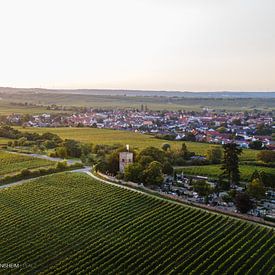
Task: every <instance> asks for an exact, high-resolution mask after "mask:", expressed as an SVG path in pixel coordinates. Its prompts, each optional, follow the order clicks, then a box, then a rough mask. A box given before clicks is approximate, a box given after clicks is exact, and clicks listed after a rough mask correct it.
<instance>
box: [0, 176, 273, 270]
mask: <svg viewBox="0 0 275 275" xmlns="http://www.w3.org/2000/svg"><path fill="white" fill-rule="evenodd" d="M0 207H1V217H0V219H1V224H2V225H1V229H0V235H1V247H0V258H1V261H2V262H4V263H6V262H11V263H18V264H19V267H18V268H20V273H21V274H23V273H24V274H25V273H31V274H34V273H37V272H40V273H41V274H57V273H59V272H63V273H64V274H69V273H74V274H76V273H81V272H82V273H83V274H88V273H91V274H121V273H123V274H168V273H175V274H176V273H182V274H187V273H190V272H192V271H193V272H194V273H195V274H210V273H212V272H216V273H217V274H223V273H224V272H225V271H227V272H228V273H229V274H233V273H234V272H238V273H239V274H244V273H246V272H247V273H248V274H272V273H273V272H274V267H273V266H272V263H274V257H275V256H274V255H275V253H274V240H275V235H274V230H273V229H268V228H266V227H262V226H259V225H255V224H251V223H248V222H244V221H240V220H237V219H233V218H230V217H225V216H221V215H218V214H210V213H208V212H205V211H202V210H198V209H195V208H190V207H186V206H182V205H179V204H175V203H171V202H168V201H164V200H159V199H157V198H154V197H148V196H146V195H144V194H140V193H136V192H133V191H129V190H125V189H122V188H118V187H114V186H111V185H106V184H103V183H100V182H97V181H95V180H93V179H91V178H90V177H89V176H87V175H84V174H71V173H62V174H58V175H51V176H47V177H45V178H44V179H43V180H41V179H37V180H34V181H32V182H29V183H26V184H24V185H21V186H16V187H13V188H9V189H5V190H2V191H1V192H0ZM272 267H273V270H272ZM14 271H16V272H17V273H19V270H18V269H15V270H14ZM5 272H6V271H5V270H4V269H2V270H0V273H3V274H4V273H5Z"/></svg>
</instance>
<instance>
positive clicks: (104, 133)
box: [17, 127, 258, 160]
mask: <svg viewBox="0 0 275 275" xmlns="http://www.w3.org/2000/svg"><path fill="white" fill-rule="evenodd" d="M17 129H19V130H20V131H26V132H37V133H44V132H52V133H55V134H57V135H59V136H60V137H62V138H64V139H66V138H67V139H70V138H71V139H75V140H79V141H81V142H86V143H93V144H110V145H111V144H122V145H126V144H129V145H130V146H132V147H133V148H139V149H142V148H145V147H147V146H155V147H159V148H160V147H161V146H162V144H163V143H169V144H171V146H172V147H174V148H179V147H180V146H181V144H182V142H181V141H166V140H161V139H157V138H154V137H153V136H150V135H145V134H140V133H134V132H129V131H118V130H109V129H97V128H68V127H67V128H17ZM185 143H186V145H187V147H188V149H189V150H190V151H194V152H196V153H197V154H200V155H205V154H206V151H207V149H208V148H209V147H210V146H211V145H210V144H207V143H199V142H185ZM217 146H219V145H217ZM243 152H244V153H243V155H242V156H241V160H255V158H256V154H257V153H258V152H257V151H255V150H247V149H246V150H244V151H243Z"/></svg>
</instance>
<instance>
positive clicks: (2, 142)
mask: <svg viewBox="0 0 275 275" xmlns="http://www.w3.org/2000/svg"><path fill="white" fill-rule="evenodd" d="M10 140H11V139H8V138H1V137H0V146H1V145H7V143H8V142H9V141H10Z"/></svg>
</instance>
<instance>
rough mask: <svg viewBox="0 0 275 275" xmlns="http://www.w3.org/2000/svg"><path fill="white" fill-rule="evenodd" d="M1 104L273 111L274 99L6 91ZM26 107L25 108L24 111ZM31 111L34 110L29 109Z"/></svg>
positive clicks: (2, 95)
mask: <svg viewBox="0 0 275 275" xmlns="http://www.w3.org/2000/svg"><path fill="white" fill-rule="evenodd" d="M1 97H2V101H7V102H19V103H22V102H29V103H34V104H42V105H51V104H57V105H62V106H78V107H80V106H81V107H82V106H86V107H92V108H109V109H115V108H120V109H121V108H140V106H141V104H146V105H147V106H148V108H149V109H150V110H175V111H177V110H189V111H201V110H202V109H203V108H205V107H207V108H210V109H215V110H228V111H245V110H254V109H261V110H274V106H275V100H274V98H238V97H235V98H218V97H214V98H212V97H211V98H207V97H204V96H203V95H198V96H195V97H189V96H186V97H167V96H152V95H151V96H150V95H149V94H148V93H146V96H141V95H137V96H125V95H123V94H120V95H118V94H115V93H114V94H113V95H104V94H100V93H99V94H97V95H96V94H83V93H82V94H81V93H73V92H72V91H71V92H69V91H67V92H66V91H55V92H53V91H45V90H40V92H38V91H37V90H35V91H24V92H20V91H19V90H18V91H17V92H16V91H12V92H11V91H9V92H6V93H2V94H1ZM27 109H28V108H26V110H27ZM30 111H31V112H32V111H34V110H30Z"/></svg>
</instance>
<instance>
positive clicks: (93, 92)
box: [0, 87, 275, 98]
mask: <svg viewBox="0 0 275 275" xmlns="http://www.w3.org/2000/svg"><path fill="white" fill-rule="evenodd" d="M0 93H54V94H57V93H62V94H83V95H120V96H123V95H125V96H163V97H188V98H275V92H228V91H219V92H188V91H183V92H180V91H152V90H113V89H42V88H10V87H0Z"/></svg>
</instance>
